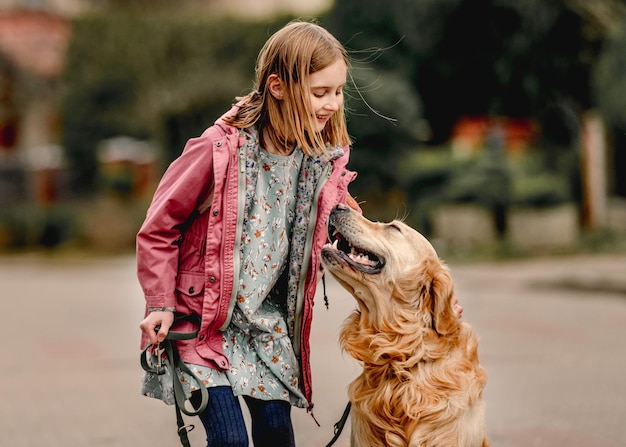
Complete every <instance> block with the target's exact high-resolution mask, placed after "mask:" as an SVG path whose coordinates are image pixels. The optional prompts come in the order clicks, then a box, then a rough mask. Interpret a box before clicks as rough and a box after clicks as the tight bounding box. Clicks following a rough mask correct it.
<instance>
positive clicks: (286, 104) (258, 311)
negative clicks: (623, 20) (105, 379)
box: [137, 22, 358, 447]
mask: <svg viewBox="0 0 626 447" xmlns="http://www.w3.org/2000/svg"><path fill="white" fill-rule="evenodd" d="M347 73H348V58H347V55H346V51H345V49H344V48H343V47H342V45H341V44H340V43H339V42H338V41H337V40H336V39H335V38H334V37H333V36H332V35H331V34H330V33H329V32H328V31H326V30H325V29H324V28H322V27H320V26H318V25H315V24H312V23H306V22H292V23H290V24H288V25H287V26H285V27H284V28H282V29H281V30H279V31H278V32H277V33H275V34H274V35H273V36H271V37H270V38H269V40H268V41H267V42H266V44H265V45H264V46H263V48H262V49H261V52H260V53H259V56H258V60H257V64H256V85H255V90H254V91H253V92H252V93H251V94H249V95H248V96H246V97H244V98H239V102H238V103H237V104H236V105H235V106H234V107H233V108H232V109H231V110H230V112H228V113H227V114H225V115H224V116H223V117H222V118H220V119H219V120H217V121H216V123H215V124H214V125H213V126H211V127H210V128H208V129H207V130H206V131H205V132H204V133H203V134H202V135H201V136H200V137H199V138H194V139H191V140H189V142H188V143H187V145H186V146H185V149H184V151H183V153H182V154H181V156H180V157H179V158H178V159H177V160H175V161H174V162H173V163H172V164H171V165H170V167H169V168H168V169H167V171H166V173H165V174H164V176H163V178H162V180H161V182H160V184H159V186H158V189H157V191H156V193H155V195H154V198H153V201H152V204H151V205H150V208H149V209H148V212H147V217H146V219H145V222H144V224H143V226H142V227H141V229H140V231H139V233H138V235H137V265H138V277H139V281H140V283H141V286H142V289H143V291H144V294H145V299H146V303H147V312H146V316H145V319H144V320H143V321H142V322H141V325H140V327H141V330H142V332H143V336H142V344H143V346H146V345H147V344H148V343H149V342H150V343H153V344H157V343H159V342H162V341H163V340H164V339H165V336H166V335H167V333H168V331H169V329H170V327H171V326H172V323H173V320H174V311H176V312H177V313H178V312H180V313H183V314H195V315H197V316H199V317H200V324H199V327H196V326H194V325H193V324H192V323H189V322H186V323H184V324H180V325H177V326H176V330H180V331H189V330H198V335H197V337H196V338H195V339H192V340H188V341H179V342H177V347H178V351H179V353H180V356H181V359H182V360H183V362H184V363H185V364H186V365H188V366H189V367H190V368H191V370H192V371H193V372H194V373H195V374H196V375H197V376H199V377H200V378H201V380H202V382H203V383H204V384H206V385H207V387H208V389H209V404H208V407H207V408H206V410H204V411H203V412H202V413H201V414H200V415H199V416H200V419H201V421H202V423H203V425H204V427H205V429H206V433H207V441H208V444H209V445H211V446H242V447H247V446H248V438H247V433H246V427H245V424H244V419H243V416H242V412H241V408H240V406H239V401H238V399H237V396H243V400H244V401H245V402H246V404H247V406H248V408H249V409H250V413H251V420H252V438H253V442H254V445H255V447H263V446H270V445H271V446H293V445H295V441H294V434H293V428H292V423H291V416H290V409H291V406H292V405H293V406H297V407H306V408H309V409H310V408H312V406H313V405H312V403H311V370H310V365H309V333H310V329H311V318H312V311H313V297H314V295H315V289H316V284H317V281H318V278H319V277H320V276H321V266H320V257H319V254H320V251H321V248H322V245H323V244H324V243H325V241H326V220H327V217H328V215H329V212H330V210H331V208H332V207H333V206H334V205H335V204H337V203H348V204H349V205H351V206H352V207H357V208H358V206H357V205H356V203H355V202H354V200H353V199H351V197H350V196H349V194H348V192H347V189H348V184H349V183H350V182H351V181H352V180H353V179H354V178H355V177H356V174H355V173H353V172H350V171H348V170H347V169H346V165H347V163H348V157H349V153H350V149H349V144H350V139H349V137H348V133H347V130H346V123H345V117H344V108H343V99H344V93H343V90H344V86H345V84H346V78H347ZM158 327H160V329H158ZM155 328H157V329H158V332H156V331H155ZM181 375H182V376H183V377H182V381H183V383H184V385H185V386H186V387H187V389H186V392H187V393H188V395H189V394H190V395H191V401H192V403H194V401H196V403H197V400H198V397H197V394H198V393H197V392H196V393H194V391H195V388H194V386H193V383H194V382H193V381H190V380H189V378H186V374H185V373H181ZM161 377H162V376H153V375H150V374H147V375H146V376H145V379H144V384H143V393H144V394H145V395H148V396H151V397H157V398H161V399H163V400H165V401H167V402H170V403H171V402H172V399H171V383H170V384H166V383H165V381H163V382H161V381H160V380H159V379H160V378H161Z"/></svg>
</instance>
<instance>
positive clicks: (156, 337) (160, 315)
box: [139, 311, 174, 345]
mask: <svg viewBox="0 0 626 447" xmlns="http://www.w3.org/2000/svg"><path fill="white" fill-rule="evenodd" d="M172 323H174V312H167V311H165V312H161V311H156V312H150V313H149V314H148V316H147V317H146V318H144V320H143V321H142V322H141V323H140V324H139V328H140V329H141V332H143V333H144V334H146V335H147V336H148V338H149V339H150V343H152V344H153V345H156V344H158V343H161V342H162V341H163V340H165V337H166V336H167V333H168V332H169V330H170V327H171V326H172ZM157 326H160V328H159V332H158V333H157V332H156V331H155V328H156V327H157Z"/></svg>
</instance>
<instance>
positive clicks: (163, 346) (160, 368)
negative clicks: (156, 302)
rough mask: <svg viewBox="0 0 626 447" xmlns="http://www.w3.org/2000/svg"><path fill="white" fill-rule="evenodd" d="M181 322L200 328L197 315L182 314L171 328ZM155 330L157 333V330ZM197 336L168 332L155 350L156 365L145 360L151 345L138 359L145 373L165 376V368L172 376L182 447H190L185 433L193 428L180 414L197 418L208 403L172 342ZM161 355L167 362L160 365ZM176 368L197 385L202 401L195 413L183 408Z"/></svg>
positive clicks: (206, 396) (197, 380) (175, 319)
mask: <svg viewBox="0 0 626 447" xmlns="http://www.w3.org/2000/svg"><path fill="white" fill-rule="evenodd" d="M181 321H190V322H192V323H194V324H196V325H197V326H198V327H199V326H200V317H198V316H197V315H182V314H176V316H175V318H174V323H173V324H172V326H174V325H175V324H177V323H180V322H181ZM155 329H156V330H157V331H158V328H155ZM197 335H198V331H197V330H196V331H192V332H176V331H169V332H168V333H167V337H165V340H164V341H162V342H161V343H160V344H159V345H158V346H157V348H156V354H157V364H156V365H150V364H149V363H148V358H147V352H148V350H149V349H150V347H151V346H153V345H148V346H147V347H146V349H144V350H143V352H142V353H141V357H140V361H141V367H142V368H143V369H144V370H145V371H146V372H149V373H152V374H158V375H161V374H165V372H166V368H167V369H168V370H169V373H170V375H171V376H172V379H173V381H174V403H175V407H176V424H177V425H178V437H179V438H180V442H181V444H182V445H183V447H191V444H190V443H189V437H188V436H187V433H189V432H190V431H191V430H193V429H194V426H193V425H192V424H189V425H185V421H184V420H183V415H182V414H181V412H182V413H185V414H186V415H188V416H197V415H198V414H200V413H202V412H203V411H204V410H205V409H206V407H207V404H208V403H209V392H208V391H207V389H206V387H205V386H204V384H203V383H202V382H201V381H200V379H199V378H198V376H196V374H195V373H194V372H193V371H192V370H191V369H189V367H188V366H187V365H186V364H185V363H184V362H183V361H182V360H181V359H180V355H179V354H178V350H177V349H176V344H175V343H174V342H175V341H176V340H191V339H192V338H195V337H196V336H197ZM162 353H165V356H166V358H167V359H168V362H166V363H162V357H161V355H162ZM176 368H178V369H180V370H181V371H183V372H186V373H187V374H189V375H190V376H191V377H192V378H193V379H194V380H195V381H196V383H197V385H198V388H199V390H200V395H201V397H202V400H201V403H200V406H199V407H198V408H197V409H196V410H195V411H190V410H188V409H187V408H185V401H186V399H185V391H184V390H183V386H182V385H181V383H180V380H178V374H177V372H176Z"/></svg>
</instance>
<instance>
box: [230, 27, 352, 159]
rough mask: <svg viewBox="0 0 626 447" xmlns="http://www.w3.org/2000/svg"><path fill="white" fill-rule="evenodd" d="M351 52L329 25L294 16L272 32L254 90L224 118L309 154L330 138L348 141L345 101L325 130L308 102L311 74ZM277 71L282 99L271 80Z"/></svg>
mask: <svg viewBox="0 0 626 447" xmlns="http://www.w3.org/2000/svg"><path fill="white" fill-rule="evenodd" d="M338 58H340V59H343V60H344V61H345V62H346V65H348V55H347V52H346V50H345V49H344V47H343V46H342V45H341V43H339V41H338V40H337V39H336V38H335V37H334V36H333V35H332V34H330V33H329V32H328V31H327V30H326V29H324V28H322V27H321V26H319V25H316V24H314V23H310V22H301V21H294V22H290V23H289V24H287V25H286V26H285V27H283V28H282V29H280V30H279V31H277V32H276V33H275V34H273V35H272V36H270V38H269V39H268V40H267V42H266V43H265V45H264V46H263V48H262V49H261V51H260V52H259V56H258V58H257V63H256V70H255V71H256V83H255V91H253V92H252V93H251V94H249V95H248V96H245V97H243V98H237V99H238V100H240V101H241V106H240V107H239V109H238V111H237V113H236V114H235V115H233V116H227V117H225V118H224V120H225V121H226V122H227V123H229V124H231V125H233V126H235V127H238V128H240V129H242V128H247V127H250V126H252V125H255V124H256V125H257V127H258V129H259V132H260V141H263V138H264V137H265V138H267V139H269V140H270V141H271V142H272V144H274V146H276V147H287V148H290V147H294V146H299V147H300V148H301V149H302V151H303V152H304V153H305V154H307V155H312V154H313V153H315V154H317V155H320V154H325V153H326V144H327V143H328V144H330V145H332V146H335V145H341V146H345V145H348V144H350V137H349V136H348V131H347V127H346V121H345V115H344V107H343V105H342V106H341V108H340V109H339V110H338V111H337V112H335V113H333V115H332V116H331V118H330V119H329V120H328V122H327V123H326V126H325V128H324V129H323V131H322V132H317V131H316V126H315V117H314V116H313V112H312V111H311V110H310V106H309V91H308V88H309V75H310V74H311V73H315V72H317V71H319V70H323V69H324V68H326V67H328V66H329V65H331V64H333V63H334V62H335V61H337V59H338ZM272 74H276V75H277V76H278V77H279V79H280V80H281V81H282V82H283V84H284V96H283V98H282V100H278V99H276V98H274V96H273V95H272V94H271V93H270V91H269V88H268V85H267V82H268V78H269V77H270V75H272Z"/></svg>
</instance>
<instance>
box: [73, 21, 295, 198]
mask: <svg viewBox="0 0 626 447" xmlns="http://www.w3.org/2000/svg"><path fill="white" fill-rule="evenodd" d="M285 21H286V20H285V19H284V18H283V19H282V20H279V21H278V20H277V23H280V24H283V23H284V22H285ZM272 23H274V22H272ZM272 23H269V22H268V23H249V22H238V21H235V20H231V19H224V18H219V19H210V18H209V19H202V18H198V19H194V18H190V17H188V16H185V17H182V16H177V15H175V14H172V15H169V16H165V15H160V14H159V15H151V14H142V15H135V14H129V13H126V14H122V13H117V14H107V15H106V16H105V15H102V16H90V17H82V18H78V19H77V20H76V21H75V22H74V23H73V31H72V32H73V39H72V41H71V43H70V47H69V50H68V57H67V64H66V69H65V73H64V75H63V79H62V86H63V88H62V110H61V114H62V121H63V145H64V147H65V148H66V150H67V155H68V158H69V159H70V161H71V164H72V166H73V167H74V173H75V179H74V183H75V185H77V186H80V187H85V188H87V189H90V188H93V187H94V186H95V179H96V175H95V173H96V170H97V160H96V150H95V148H96V146H97V144H98V143H99V142H100V141H101V140H104V139H106V138H110V137H115V136H119V135H126V136H131V137H135V138H139V139H151V140H153V141H156V142H157V143H159V145H160V146H161V147H164V148H165V154H162V155H163V159H164V162H166V163H168V162H169V161H171V160H172V159H173V158H175V156H176V155H178V154H179V153H180V151H181V150H182V147H183V146H184V143H185V141H186V140H187V139H189V138H191V137H193V136H197V135H199V134H200V133H201V132H202V131H203V130H204V129H205V128H206V127H208V126H209V125H211V124H212V123H213V121H214V120H215V119H216V118H218V117H219V116H220V115H221V114H223V113H224V112H226V111H227V110H228V108H229V107H230V105H231V104H232V103H233V102H234V98H235V96H238V95H242V94H245V93H247V92H248V91H249V90H250V89H251V87H252V83H253V80H254V61H255V60H256V55H257V53H258V51H259V49H260V47H261V45H262V44H263V42H264V41H265V40H266V38H267V35H268V34H269V33H270V32H271V31H272V29H277V26H278V25H276V26H273V25H272ZM225 30H228V31H227V32H225Z"/></svg>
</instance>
